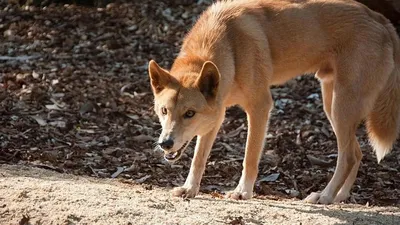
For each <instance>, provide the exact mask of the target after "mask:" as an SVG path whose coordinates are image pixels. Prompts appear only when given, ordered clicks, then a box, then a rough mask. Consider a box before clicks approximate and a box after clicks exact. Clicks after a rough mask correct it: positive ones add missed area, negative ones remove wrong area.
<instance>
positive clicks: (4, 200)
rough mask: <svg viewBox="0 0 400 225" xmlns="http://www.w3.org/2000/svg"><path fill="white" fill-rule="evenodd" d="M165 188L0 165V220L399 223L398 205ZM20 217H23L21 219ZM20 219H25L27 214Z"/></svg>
mask: <svg viewBox="0 0 400 225" xmlns="http://www.w3.org/2000/svg"><path fill="white" fill-rule="evenodd" d="M168 191H169V190H168V189H166V188H159V187H155V188H150V189H149V188H148V187H146V186H143V185H137V184H129V183H126V182H122V181H121V180H112V179H95V178H89V177H82V176H81V177H77V176H73V175H66V174H59V173H57V172H52V171H49V170H43V169H37V168H31V167H21V166H1V167H0V202H1V205H0V224H18V223H19V222H20V221H21V220H23V217H24V216H25V218H26V217H28V216H29V217H30V220H29V223H30V224H304V225H306V224H313V225H316V224H321V225H328V224H353V225H361V224H365V225H373V224H385V225H390V224H393V225H395V224H400V208H398V207H368V206H360V205H353V204H341V205H331V206H321V205H310V204H305V203H302V202H300V201H291V200H284V201H273V200H260V199H253V200H249V201H234V200H227V199H221V198H219V196H214V197H212V196H211V195H200V196H198V197H197V198H195V199H190V200H185V199H181V198H174V197H171V196H170V194H169V192H168ZM23 221H24V220H23ZM24 222H25V223H23V224H29V223H28V222H27V219H25V221H24Z"/></svg>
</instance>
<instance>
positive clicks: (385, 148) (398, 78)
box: [366, 69, 400, 162]
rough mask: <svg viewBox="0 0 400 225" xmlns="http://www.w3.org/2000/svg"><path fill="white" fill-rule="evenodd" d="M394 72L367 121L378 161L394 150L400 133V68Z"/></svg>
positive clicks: (370, 138)
mask: <svg viewBox="0 0 400 225" xmlns="http://www.w3.org/2000/svg"><path fill="white" fill-rule="evenodd" d="M394 73H395V74H392V77H391V79H389V82H388V84H387V85H386V88H384V90H383V92H382V93H381V94H380V96H379V97H378V99H377V100H376V102H375V105H374V108H373V110H372V111H371V112H370V114H369V115H368V117H367V121H366V122H367V123H366V125H367V130H368V136H369V140H370V143H371V145H372V147H373V148H374V150H375V153H376V157H377V159H378V162H380V161H381V160H382V159H383V157H385V155H386V154H388V153H389V152H390V151H391V150H392V147H393V144H394V142H395V141H396V139H397V137H398V134H399V128H400V85H399V84H400V70H399V69H397V70H396V71H394Z"/></svg>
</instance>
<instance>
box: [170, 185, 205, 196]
mask: <svg viewBox="0 0 400 225" xmlns="http://www.w3.org/2000/svg"><path fill="white" fill-rule="evenodd" d="M198 192H199V189H198V188H195V187H185V186H182V187H176V188H174V189H172V196H174V197H182V198H194V197H195V196H196V195H197V193H198Z"/></svg>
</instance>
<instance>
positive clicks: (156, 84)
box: [149, 60, 172, 94]
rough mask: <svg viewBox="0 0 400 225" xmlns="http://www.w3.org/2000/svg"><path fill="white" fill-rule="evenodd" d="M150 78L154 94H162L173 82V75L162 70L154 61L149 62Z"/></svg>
mask: <svg viewBox="0 0 400 225" xmlns="http://www.w3.org/2000/svg"><path fill="white" fill-rule="evenodd" d="M149 76H150V83H151V88H152V89H153V93H154V94H158V93H160V91H162V90H163V89H164V88H165V86H167V84H168V83H169V82H171V80H172V79H171V75H169V74H168V72H167V71H166V70H164V69H163V68H161V67H160V66H159V65H158V64H157V63H156V62H155V61H154V60H150V62H149Z"/></svg>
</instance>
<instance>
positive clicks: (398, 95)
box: [149, 0, 400, 204]
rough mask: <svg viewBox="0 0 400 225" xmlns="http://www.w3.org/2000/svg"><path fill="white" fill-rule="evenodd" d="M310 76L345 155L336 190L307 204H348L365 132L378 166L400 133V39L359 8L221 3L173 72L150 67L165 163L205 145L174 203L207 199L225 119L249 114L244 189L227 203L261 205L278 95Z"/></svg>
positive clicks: (290, 0) (265, 1) (273, 0)
mask: <svg viewBox="0 0 400 225" xmlns="http://www.w3.org/2000/svg"><path fill="white" fill-rule="evenodd" d="M310 72H316V77H317V78H319V80H320V81H321V85H322V95H323V102H324V111H325V113H326V115H327V117H328V119H329V121H330V123H331V125H332V127H333V130H334V132H335V134H336V137H337V143H338V151H339V154H338V160H337V166H336V170H335V173H334V175H333V178H332V180H331V181H330V182H329V184H328V185H327V186H326V188H325V189H324V190H323V191H322V192H320V193H311V194H310V195H309V196H308V197H307V198H306V201H307V202H311V203H322V204H329V203H332V202H334V201H342V200H345V199H347V198H348V197H349V194H350V189H351V186H352V185H353V183H354V180H355V178H356V176H357V171H358V167H359V165H360V161H361V158H362V153H361V150H360V146H359V144H358V142H357V139H356V135H355V132H356V129H357V126H358V125H359V123H360V122H361V121H362V120H363V119H365V120H366V124H367V128H368V134H369V138H370V140H371V143H372V146H373V147H374V150H375V152H376V155H377V158H378V161H380V160H381V159H382V158H383V157H384V156H385V155H386V154H387V153H388V152H389V151H390V150H391V148H392V145H393V143H394V141H395V140H396V138H397V135H398V130H399V126H400V125H399V123H400V47H399V38H398V37H397V35H396V32H395V29H394V27H393V26H392V25H391V24H390V22H389V21H388V20H387V19H386V18H384V17H383V16H382V15H380V14H378V13H376V12H373V11H371V10H369V9H368V8H367V7H365V6H364V5H362V4H360V3H357V2H354V1H351V0H280V1H278V0H258V1H249V0H246V1H240V0H239V1H222V2H217V3H215V4H213V5H212V6H211V7H210V8H208V10H206V11H205V12H204V13H203V14H202V15H201V17H200V18H199V20H198V21H197V23H196V24H195V25H194V27H193V29H192V30H191V31H190V32H189V34H188V35H187V36H186V38H185V39H184V42H183V46H182V49H181V51H180V54H179V55H178V57H177V59H176V60H175V62H174V64H173V66H172V68H171V70H170V71H167V70H164V69H162V68H160V67H159V66H158V65H157V64H156V63H155V62H154V61H151V62H150V64H149V74H150V79H151V86H152V89H153V92H154V96H155V111H156V113H157V114H158V116H159V119H160V122H161V125H162V128H163V131H162V134H161V136H160V138H159V145H160V147H161V148H162V149H163V150H164V151H165V158H166V159H167V160H169V161H175V160H177V159H179V157H180V156H181V154H182V152H183V151H184V150H185V148H186V147H187V145H188V143H189V142H190V141H191V140H192V138H193V137H194V136H197V144H196V148H195V154H194V158H193V162H192V165H191V168H190V172H189V175H188V177H187V180H186V182H185V184H184V185H183V186H182V187H179V188H175V189H174V190H173V193H174V195H175V196H186V197H194V196H195V195H196V194H197V193H198V191H199V186H200V180H201V177H202V175H203V172H204V169H205V164H206V160H207V158H208V155H209V153H210V150H211V147H212V145H213V142H214V139H215V137H216V134H217V132H218V130H219V128H220V125H221V123H222V121H223V119H224V114H225V109H226V108H227V107H229V106H232V105H240V106H241V107H242V108H243V109H244V110H245V112H246V113H247V120H248V126H249V129H248V130H249V132H248V136H247V144H246V153H245V158H244V162H243V172H242V176H241V178H240V181H239V185H238V186H237V188H236V189H235V190H234V191H232V192H230V193H228V194H227V196H228V197H230V198H233V199H249V198H251V197H252V194H253V186H254V182H255V180H256V178H257V173H258V162H259V159H260V155H261V151H262V148H263V144H264V135H265V133H266V129H267V122H268V116H269V112H270V110H271V107H272V106H273V100H272V97H271V92H270V86H271V85H277V84H282V83H284V82H286V81H287V80H289V79H292V78H294V77H295V76H298V75H300V74H305V73H310Z"/></svg>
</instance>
